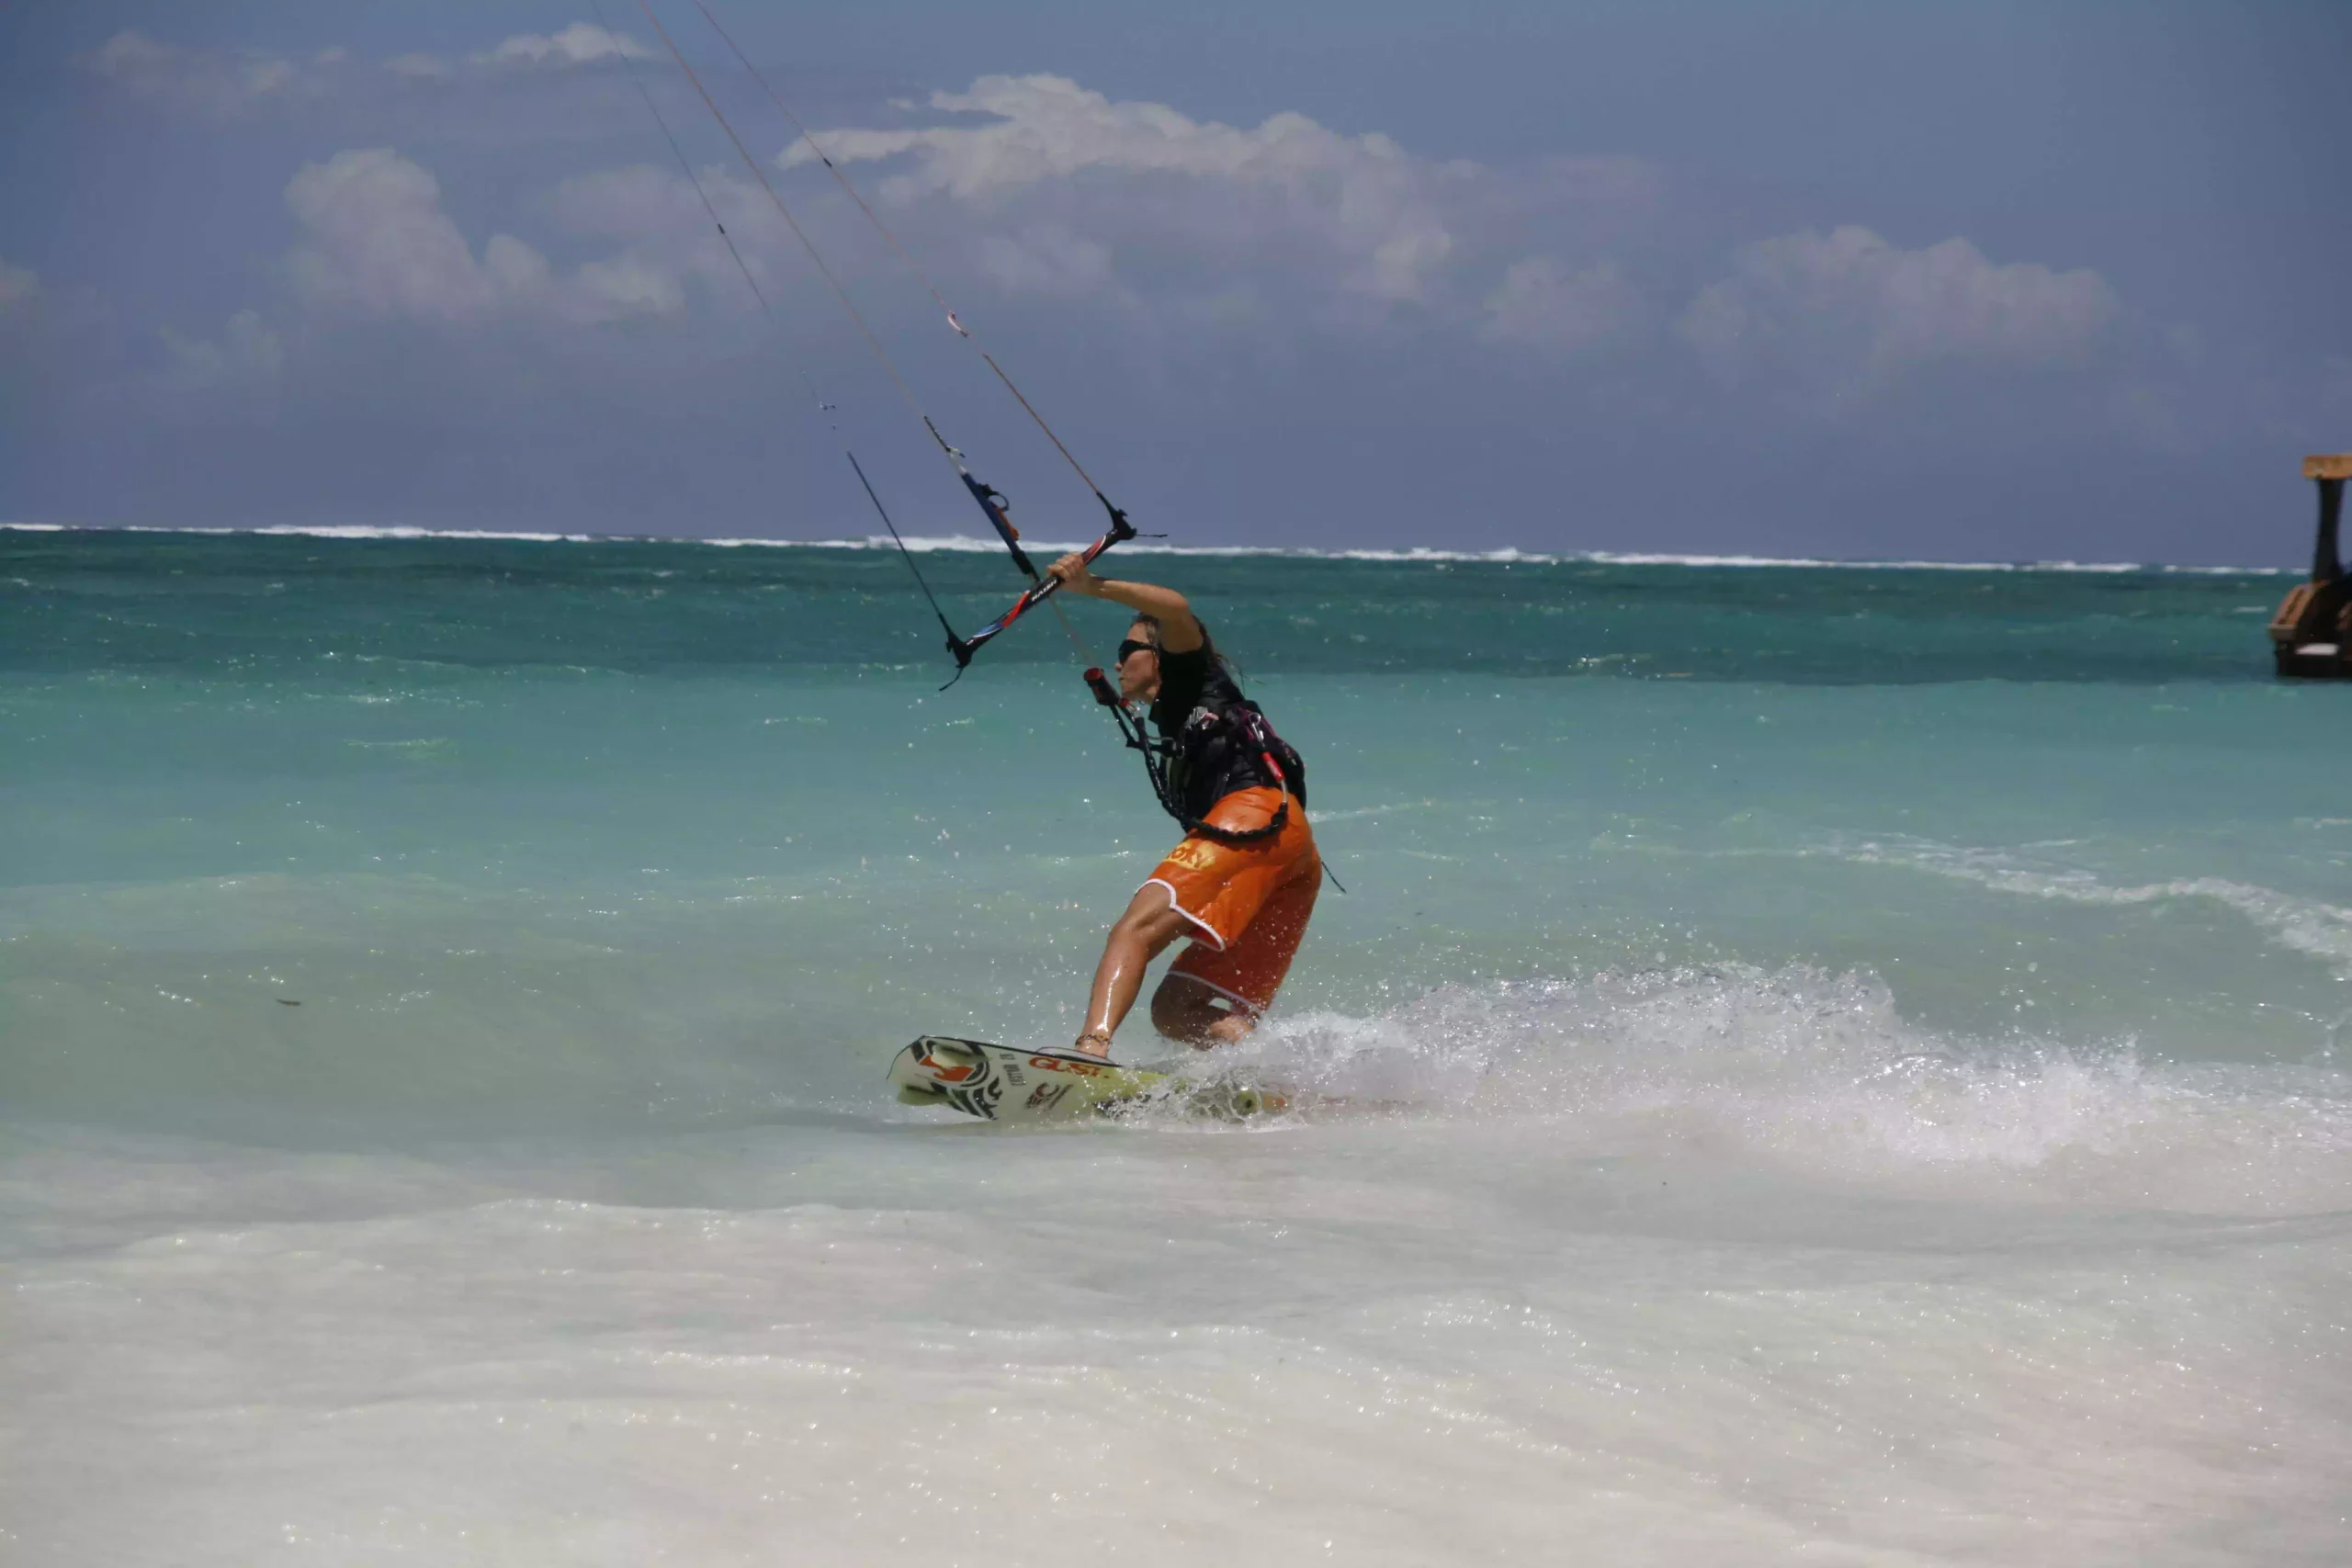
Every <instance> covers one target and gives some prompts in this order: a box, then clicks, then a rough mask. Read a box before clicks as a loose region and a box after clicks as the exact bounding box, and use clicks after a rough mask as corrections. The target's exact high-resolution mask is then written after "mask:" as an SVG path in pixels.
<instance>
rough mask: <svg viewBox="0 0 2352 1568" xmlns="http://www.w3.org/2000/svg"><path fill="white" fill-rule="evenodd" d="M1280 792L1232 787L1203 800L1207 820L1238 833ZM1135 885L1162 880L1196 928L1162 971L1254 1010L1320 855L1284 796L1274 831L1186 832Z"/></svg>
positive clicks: (1290, 938) (1281, 969) (1292, 933)
mask: <svg viewBox="0 0 2352 1568" xmlns="http://www.w3.org/2000/svg"><path fill="white" fill-rule="evenodd" d="M1283 798H1284V796H1283V792H1282V791H1280V790H1278V789H1264V788H1261V789H1242V790H1236V791H1234V792H1233V793H1232V794H1231V795H1227V796H1226V797H1225V798H1224V799H1223V800H1220V801H1218V802H1217V803H1216V806H1214V807H1211V808H1210V809H1209V815H1208V820H1209V823H1210V825H1211V826H1213V827H1217V828H1223V829H1227V830H1229V831H1232V832H1245V833H1246V832H1248V831H1250V829H1256V828H1262V827H1264V826H1265V825H1266V824H1267V823H1269V822H1271V821H1272V820H1273V819H1274V810H1275V808H1276V807H1279V806H1281V805H1282V803H1283ZM1144 886H1145V887H1151V886H1159V887H1164V888H1166V889H1167V890H1168V901H1169V902H1170V904H1173V905H1174V906H1175V907H1176V912H1177V913H1178V914H1180V915H1182V916H1183V917H1184V918H1185V919H1188V920H1190V921H1192V922H1193V926H1194V927H1195V928H1197V931H1198V934H1197V935H1195V936H1194V937H1193V942H1192V945H1191V946H1189V947H1187V948H1185V949H1184V951H1183V953H1181V954H1180V955H1178V957H1177V960H1176V963H1175V964H1174V966H1173V967H1171V968H1170V970H1169V971H1168V972H1169V974H1170V975H1182V976H1186V977H1187V978H1189V979H1193V980H1197V981H1199V982H1200V983H1201V984H1202V985H1204V986H1206V987H1208V988H1209V989H1210V990H1212V991H1215V992H1216V993H1217V994H1218V995H1219V996H1221V997H1224V998H1227V999H1228V1000H1230V1001H1233V1002H1235V1003H1237V1004H1238V1005H1239V1006H1241V1007H1244V1008H1247V1009H1248V1010H1250V1011H1251V1012H1263V1011H1265V1010H1266V1009H1267V1007H1268V1006H1269V1005H1271V1004H1272V1001H1273V999H1274V992H1275V991H1277V990H1278V989H1280V988H1281V987H1282V983H1283V976H1285V975H1287V974H1289V973H1290V961H1291V959H1292V958H1293V957H1294V956H1295V955H1296V954H1297V953H1298V940H1299V938H1300V937H1302V936H1304V935H1306V918H1307V917H1308V916H1309V915H1311V914H1313V913H1314V912H1315V895H1316V894H1317V893H1318V892H1320V891H1321V890H1322V886H1323V861H1322V857H1320V856H1319V855H1317V853H1316V852H1315V830H1314V829H1312V828H1310V827H1308V826H1307V823H1306V807H1303V806H1301V805H1300V804H1299V803H1298V802H1297V801H1295V800H1293V801H1292V802H1291V803H1290V816H1289V818H1287V819H1286V820H1285V821H1284V822H1283V830H1282V831H1281V832H1279V833H1277V834H1275V835H1274V836H1273V837H1272V838H1271V839H1268V840H1263V841H1261V842H1259V843H1254V844H1220V843H1218V842H1217V841H1216V840H1214V839H1204V838H1199V837H1197V836H1196V837H1193V838H1188V839H1186V840H1184V841H1183V842H1182V843H1181V844H1179V845H1177V846H1176V847H1175V848H1174V849H1173V850H1170V852H1169V853H1168V858H1167V859H1166V860H1164V861H1161V862H1160V863H1159V865H1158V866H1157V867H1155V868H1154V869H1153V871H1152V874H1151V876H1150V877H1149V879H1148V880H1147V881H1146V882H1145V883H1144ZM1138 891H1140V889H1138Z"/></svg>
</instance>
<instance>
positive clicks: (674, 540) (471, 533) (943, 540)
mask: <svg viewBox="0 0 2352 1568" xmlns="http://www.w3.org/2000/svg"><path fill="white" fill-rule="evenodd" d="M0 532H6V533H23V534H191V535H198V536H206V537H215V538H220V537H232V538H234V537H258V538H312V539H330V540H344V541H349V542H367V541H370V540H422V539H447V540H454V541H462V542H469V543H492V542H495V543H506V544H566V545H640V544H641V545H701V546H705V547H711V548H716V549H823V550H874V549H882V550H889V549H896V548H898V547H899V540H896V539H893V538H892V537H890V536H888V535H887V534H876V535H869V536H865V538H821V539H777V538H765V537H759V536H720V537H713V538H704V537H700V536H686V535H670V534H589V533H553V532H547V531H541V530H526V529H512V530H509V529H481V528H423V527H417V526H414V525H406V524H392V525H368V524H334V523H320V524H294V523H280V524H267V525H257V526H252V527H243V528H239V527H205V526H200V525H193V524H176V525H153V524H79V523H18V522H9V523H0ZM1091 542H1092V541H1091V540H1075V541H1068V542H1058V543H1057V542H1054V541H1049V540H1043V539H1035V540H1023V544H1024V545H1025V546H1026V547H1029V548H1030V549H1032V550H1035V551H1040V552H1046V551H1068V550H1080V549H1084V548H1085V547H1087V546H1088V545H1089V544H1091ZM904 543H905V547H906V548H907V549H909V550H910V551H913V552H917V553H920V554H925V555H931V554H942V553H950V554H965V553H971V554H989V553H991V552H994V551H997V550H1001V549H1002V548H1004V546H1003V544H1002V542H1001V541H1000V540H997V539H993V538H987V537H981V536H975V535H969V534H944V535H922V536H908V537H907V538H906V539H905V541H904ZM1121 549H1122V551H1123V552H1124V553H1125V554H1128V555H1163V556H1208V557H1216V556H1242V557H1248V556H1258V557H1271V558H1282V559H1297V560H1360V561H1385V562H1395V563H1398V564H1404V565H1410V564H1413V563H1416V562H1430V563H1444V564H1448V565H1453V564H1461V565H1489V566H1513V565H1526V566H1568V565H1578V564H1586V565H1595V566H1684V567H1697V568H1739V569H1756V568H1781V569H1783V570H1790V569H1798V570H1802V569H1815V570H1870V571H2012V572H2026V571H2049V572H2093V573H2109V574H2116V573H2126V572H2152V573H2155V572H2174V573H2182V574H2190V575H2198V576H2213V577H2276V576H2289V575H2293V574H2295V573H2296V572H2298V571H2300V570H2301V569H2300V568H2296V567H2283V566H2194V565H2185V564H2178V563H2173V562H2165V561H2076V560H2018V561H1960V560H1926V559H1875V558H1839V557H1831V556H1760V555H1713V554H1705V553H1698V552H1691V553H1682V552H1668V551H1627V550H1524V549H1521V548H1519V547H1516V546H1502V547H1497V548H1495V549H1491V550H1449V549H1440V548H1437V547H1431V546H1428V545H1410V546H1405V547H1397V548H1374V547H1357V548H1348V549H1332V548H1317V547H1312V546H1305V545H1167V544H1150V543H1143V542H1139V541H1129V542H1128V543H1126V544H1125V545H1123V546H1121Z"/></svg>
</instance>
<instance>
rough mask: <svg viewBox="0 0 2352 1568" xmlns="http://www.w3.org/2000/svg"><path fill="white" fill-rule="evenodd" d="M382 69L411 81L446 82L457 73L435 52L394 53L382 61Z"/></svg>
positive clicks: (455, 69)
mask: <svg viewBox="0 0 2352 1568" xmlns="http://www.w3.org/2000/svg"><path fill="white" fill-rule="evenodd" d="M384 69H385V70H387V71H389V72H390V73H392V74H393V75H395V76H399V77H401V78H404V79H406V80H408V81H412V82H447V81H448V80H449V79H450V78H451V77H453V76H455V75H457V73H458V68H457V67H456V66H454V65H452V64H450V63H449V62H447V61H446V60H444V59H442V58H441V57H440V56H439V55H437V54H396V55H394V56H392V57H391V58H390V60H387V61H386V62H384Z"/></svg>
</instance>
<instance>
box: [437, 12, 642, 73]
mask: <svg viewBox="0 0 2352 1568" xmlns="http://www.w3.org/2000/svg"><path fill="white" fill-rule="evenodd" d="M468 58H469V60H470V61H471V62H473V63H474V64H476V65H558V66H561V65H586V64H590V63H592V62H595V61H599V60H619V59H623V58H627V59H630V60H650V59H652V58H653V51H650V50H649V49H647V48H646V47H645V46H644V45H643V44H641V43H639V42H638V41H637V40H636V39H633V38H631V37H629V36H628V34H627V33H616V32H611V31H608V30H606V29H605V28H600V27H597V26H596V25H595V24H594V23H593V22H574V23H572V24H571V26H570V27H568V28H564V29H563V30H562V31H561V32H559V33H554V34H549V35H544V36H543V35H541V34H538V33H518V34H516V35H515V37H513V38H510V39H507V40H506V41H505V42H503V43H502V44H500V45H498V46H497V47H496V48H495V49H490V50H485V51H482V52H481V53H480V54H476V55H470V56H469V57H468Z"/></svg>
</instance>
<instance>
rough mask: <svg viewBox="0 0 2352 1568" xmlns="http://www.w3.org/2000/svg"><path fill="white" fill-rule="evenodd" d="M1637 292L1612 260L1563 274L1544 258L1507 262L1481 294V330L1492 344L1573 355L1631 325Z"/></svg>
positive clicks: (1635, 314)
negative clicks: (1483, 308)
mask: <svg viewBox="0 0 2352 1568" xmlns="http://www.w3.org/2000/svg"><path fill="white" fill-rule="evenodd" d="M1641 313H1642V301H1641V298H1640V295H1639V293H1638V292H1637V291H1636V290H1635V289H1634V287H1633V285H1631V284H1630V283H1628V282H1627V281H1626V279H1625V276H1624V274H1623V272H1622V271H1620V270H1619V268H1618V267H1617V265H1616V264H1615V263H1613V262H1596V263H1594V264H1593V265H1590V266H1588V267H1585V268H1583V269H1582V270H1581V271H1577V272H1573V273H1572V272H1569V271H1568V270H1567V269H1566V268H1565V267H1563V266H1562V265H1560V264H1559V263H1558V262H1556V261H1553V260H1551V259H1549V258H1548V257H1543V256H1530V257H1527V258H1525V259H1523V260H1521V261H1516V262H1513V263H1512V264H1511V265H1510V270H1509V271H1507V272H1505V273H1504V274H1503V280H1502V282H1501V283H1499V284H1498V285H1497V286H1496V287H1495V289H1494V292H1493V293H1491V294H1489V295H1487V319H1486V321H1485V322H1484V323H1483V327H1482V330H1483V332H1484V333H1485V334H1486V335H1487V337H1488V338H1491V339H1493V340H1495V341H1496V342H1499V343H1510V344H1519V345H1521V346H1524V347H1533V348H1543V349H1550V350H1555V351H1559V352H1566V353H1573V352H1575V351H1576V350H1577V349H1581V348H1586V347H1589V346H1590V345H1591V344H1596V343H1599V342H1600V341H1601V340H1603V339H1605V338H1607V337H1609V336H1611V334H1613V333H1617V332H1618V331H1620V330H1621V329H1623V328H1624V327H1626V326H1629V325H1631V324H1632V323H1633V322H1634V321H1636V320H1637V319H1638V318H1639V317H1640V315H1641Z"/></svg>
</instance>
